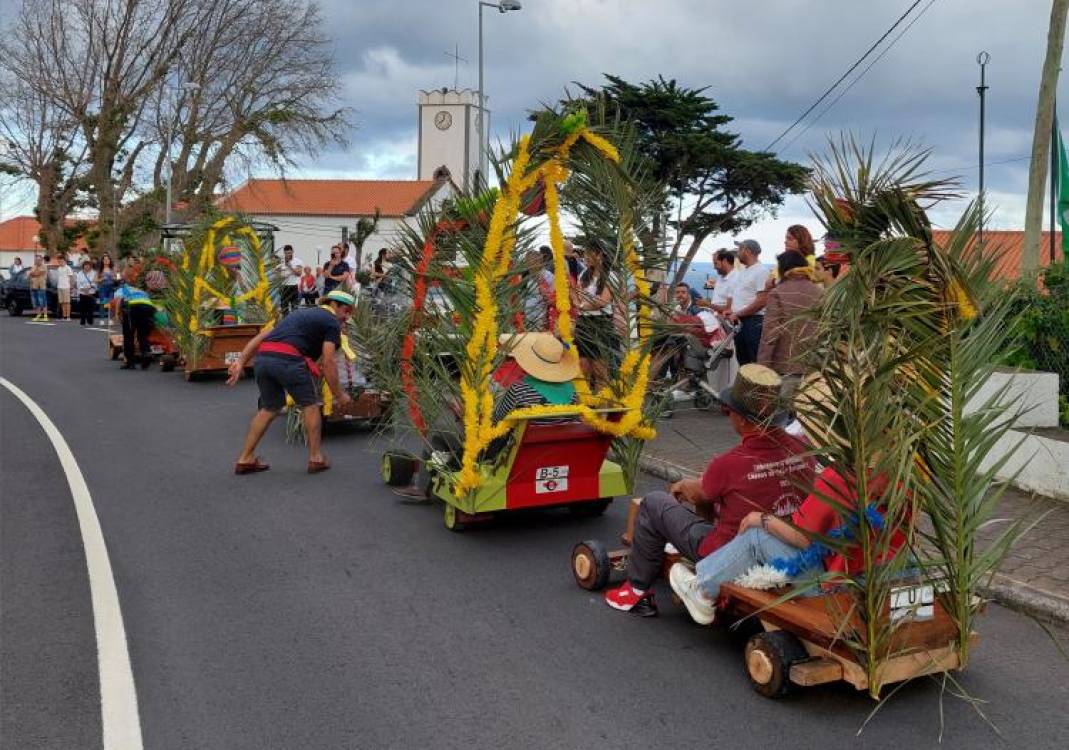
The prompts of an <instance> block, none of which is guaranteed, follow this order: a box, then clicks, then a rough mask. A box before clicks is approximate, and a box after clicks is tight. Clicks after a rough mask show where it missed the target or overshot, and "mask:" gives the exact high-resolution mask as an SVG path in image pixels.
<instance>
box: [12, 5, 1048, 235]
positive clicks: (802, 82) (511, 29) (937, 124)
mask: <svg viewBox="0 0 1069 750" xmlns="http://www.w3.org/2000/svg"><path fill="white" fill-rule="evenodd" d="M320 2H321V6H322V11H323V19H324V28H325V29H326V31H327V33H328V34H329V35H331V36H332V37H333V39H334V41H335V45H336V56H337V67H338V72H339V74H340V76H341V79H342V82H343V87H344V104H346V105H348V106H350V107H352V109H353V110H354V115H355V118H354V119H355V121H356V128H355V129H354V131H353V132H352V135H351V144H350V146H349V147H348V148H347V149H346V150H344V151H332V152H328V153H325V154H322V155H321V156H320V157H319V158H318V159H315V160H306V162H305V163H303V164H302V165H301V168H300V169H299V170H298V175H300V176H309V177H313V176H314V177H333V176H337V177H342V176H345V177H369V178H385V177H400V178H411V177H414V176H415V172H416V133H415V123H416V96H417V92H418V91H419V90H420V89H430V88H436V87H442V86H452V85H453V83H454V75H455V68H454V63H453V61H452V60H451V59H450V58H449V57H448V56H447V54H446V53H447V52H452V50H453V49H454V48H455V47H458V48H459V51H460V55H461V56H462V57H464V58H466V59H467V60H468V61H469V62H467V63H461V64H460V66H459V71H456V72H458V82H459V85H460V87H461V88H464V87H471V88H475V86H476V83H477V75H478V68H477V7H478V6H477V2H476V0H320ZM12 4H13V3H12V2H11V0H0V7H7V8H10V7H11V6H12ZM911 4H912V0H860V1H859V0H749V1H748V2H746V1H743V0H523V9H522V11H520V12H516V13H508V14H504V15H502V14H499V13H497V12H496V11H494V10H493V9H486V10H485V11H484V13H485V15H484V21H485V39H486V46H485V60H486V63H485V71H486V73H485V75H486V90H487V93H488V95H489V96H490V105H491V107H492V109H493V111H494V116H493V123H492V124H493V126H494V130H495V132H494V133H493V136H494V137H495V138H497V137H502V138H507V136H508V134H509V133H510V132H515V131H517V130H520V129H522V128H523V127H524V126H525V122H524V113H525V112H526V111H527V110H528V109H530V108H532V107H535V106H537V105H538V104H539V103H540V102H552V101H556V100H557V99H558V98H559V96H560V95H561V93H562V92H563V90H564V88H565V87H566V86H567V85H569V83H571V82H573V81H582V82H584V83H597V82H598V81H599V79H600V78H601V75H602V74H603V73H615V74H618V75H621V76H623V77H625V78H626V79H628V80H631V81H642V80H646V79H650V78H653V77H656V76H658V75H663V76H665V77H666V78H675V79H677V80H678V81H680V82H681V83H682V84H685V85H687V86H694V87H698V86H707V87H708V92H709V95H710V96H712V97H713V98H714V99H715V100H716V101H717V102H718V103H719V105H720V107H721V109H722V111H723V112H724V113H726V114H729V115H731V116H733V117H735V118H736V119H735V122H734V123H732V127H733V128H734V129H735V130H736V131H737V132H738V133H740V134H741V135H742V137H743V139H744V142H745V145H746V146H747V147H749V148H754V149H758V148H763V147H765V146H767V145H768V143H769V142H770V141H772V140H773V138H775V137H776V136H777V135H779V133H781V132H782V131H783V130H784V129H785V128H786V127H787V126H788V125H789V124H790V123H791V122H792V121H793V120H794V119H795V118H796V117H797V116H798V115H799V114H800V113H801V112H802V111H803V110H805V109H806V108H807V107H808V106H809V105H810V104H811V103H812V102H813V101H814V100H815V99H816V97H818V96H819V95H820V93H821V92H823V91H824V89H825V88H827V87H828V86H829V85H830V84H831V83H832V82H833V81H834V80H835V79H836V78H838V77H839V76H840V75H841V74H842V73H843V72H844V71H845V70H846V68H847V67H848V66H849V65H850V64H851V63H852V62H853V61H855V60H856V59H857V58H858V57H859V56H860V55H861V53H862V52H864V50H865V49H867V48H868V46H869V45H870V44H871V43H872V42H874V41H875V40H876V39H877V38H878V37H879V36H880V35H881V34H882V33H883V32H884V31H885V30H886V29H887V28H888V27H889V26H890V25H891V24H892V23H893V22H894V21H895V19H896V18H898V16H899V15H901V14H902V13H903V12H904V11H905V10H906V8H908V7H909V6H910V5H911ZM1049 15H1050V0H924V1H923V2H922V3H921V4H920V5H919V6H918V7H917V9H916V10H915V11H914V14H913V16H911V18H912V19H914V23H913V25H912V26H910V27H909V28H908V30H906V31H905V32H904V34H902V35H901V36H900V37H899V38H898V39H897V41H896V42H895V43H894V44H893V46H891V47H890V48H889V49H888V50H887V51H886V53H885V54H884V55H883V56H882V57H881V58H880V59H879V60H878V61H877V62H876V63H875V64H874V65H873V66H872V67H871V68H870V69H869V70H868V71H867V73H865V74H864V76H863V77H861V78H860V79H859V80H858V81H857V82H856V83H855V84H854V85H853V87H852V88H851V89H850V90H849V91H848V92H847V93H846V94H845V95H844V96H843V97H842V98H841V99H840V100H839V101H838V103H836V104H835V106H834V107H832V108H831V109H830V110H828V111H827V112H826V114H824V115H823V117H822V118H821V119H819V120H818V121H815V122H814V121H813V118H812V117H811V118H810V119H809V120H807V121H806V122H805V123H804V124H803V128H806V126H808V127H807V128H806V129H804V130H802V129H796V130H795V131H794V132H793V133H791V134H790V135H789V136H788V137H787V138H785V139H784V140H783V141H782V142H781V143H780V145H779V148H783V147H785V148H784V151H783V155H784V156H785V157H788V158H792V159H797V160H799V161H803V162H804V161H807V154H809V153H810V152H812V151H821V150H822V149H823V147H824V143H825V141H826V138H827V137H828V135H829V134H834V133H837V132H839V131H842V130H849V131H854V132H857V133H860V134H862V135H864V136H865V137H866V138H867V137H870V136H872V135H873V134H876V135H877V136H878V137H879V138H880V139H881V140H882V142H884V143H886V142H888V141H889V140H891V139H892V138H895V137H899V136H908V137H912V138H913V139H915V140H917V141H920V142H922V143H924V144H926V145H928V146H931V147H932V148H933V149H934V154H933V157H932V160H931V168H932V169H934V170H947V171H946V172H945V174H960V175H961V176H962V178H963V184H964V186H965V187H966V188H967V189H969V190H975V187H976V178H977V170H976V159H977V157H976V142H977V133H978V128H977V111H978V97H977V94H976V89H975V87H976V85H977V83H978V78H979V68H978V66H977V64H976V55H977V53H978V52H979V51H981V50H987V51H988V52H990V54H991V62H990V65H989V66H988V83H989V85H990V91H989V92H988V131H987V162H988V165H989V167H988V171H987V180H988V188H989V191H990V195H991V199H992V203H993V204H994V206H995V208H996V213H995V217H994V224H995V225H996V226H998V227H1003V228H1018V227H1020V226H1021V225H1022V223H1023V216H1024V194H1025V190H1026V181H1027V170H1028V161H1027V155H1028V153H1029V150H1030V142H1031V137H1032V127H1033V117H1034V108H1035V100H1036V94H1037V90H1038V86H1039V74H1040V69H1041V66H1042V61H1043V53H1044V48H1045V42H1046V34H1047V24H1048V20H1049ZM903 28H904V25H903V27H899V30H900V31H901V30H902V29H903ZM897 36H898V33H897V32H896V33H895V34H894V35H892V37H891V38H890V39H889V41H890V40H891V39H895V37H897ZM863 67H864V66H862V68H863ZM859 72H860V69H859ZM851 80H852V79H851ZM1059 91H1060V93H1061V98H1062V99H1063V100H1065V101H1067V102H1069V76H1063V78H1062V82H1061V84H1060V86H1059ZM833 98H834V97H833ZM822 108H823V107H821V108H818V110H817V112H820V111H821V109H822ZM1067 117H1069V115H1067ZM796 136H798V137H797V139H795V138H796ZM7 213H8V214H10V211H8V212H7ZM954 213H955V207H948V208H947V209H946V210H943V211H940V212H937V214H936V219H937V221H940V222H942V223H950V222H952V221H953V218H954ZM798 220H801V221H804V223H808V224H810V225H813V228H814V230H815V229H816V228H817V227H816V226H815V224H816V222H815V221H814V220H813V218H812V216H811V215H810V214H809V212H808V210H807V209H806V207H805V205H804V203H803V202H802V201H801V200H800V199H794V200H791V201H790V202H789V204H788V205H787V206H785V207H784V209H783V210H782V211H781V212H780V217H779V219H778V220H776V221H771V220H770V221H766V222H762V223H761V225H760V226H758V227H755V229H754V230H753V232H752V234H754V235H756V236H757V237H758V238H759V239H762V240H763V241H765V242H771V243H773V248H772V249H778V247H779V245H778V243H779V242H780V240H781V238H782V230H783V227H785V226H786V225H787V224H789V223H793V222H794V221H798ZM724 239H726V238H722V239H717V240H711V241H710V243H711V244H713V245H718V244H721V242H722V241H723V240H724Z"/></svg>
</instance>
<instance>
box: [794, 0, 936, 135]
mask: <svg viewBox="0 0 1069 750" xmlns="http://www.w3.org/2000/svg"><path fill="white" fill-rule="evenodd" d="M935 2H936V0H928V4H927V5H925V6H924V7H923V8H921V10H920V12H919V13H917V15H915V16H913V18H911V19H910V20H909V23H907V24H906V25H905V26H904V27H903V28H902V30H901V31H899V32H898V34H897V35H896V36H895V38H894V39H892V40H891V41H890V43H888V45H887V46H886V47H884V48H883V49H882V50H880V54H878V55H876V57H874V58H872V60H871V61H870V62H869V64H868V65H866V66H865V67H864V68H862V69H861V72H860V73H858V74H857V76H856V77H855V78H854V80H852V81H850V83H849V84H847V85H846V88H844V89H843V90H842V91H840V92H839V93H838V94H836V95H835V98H834V99H832V100H831V101H830V102H828V105H827V106H826V107H824V108H823V109H822V110H820V112H818V113H817V116H816V117H814V118H812V119H811V120H810V121H809V122H807V123H806V124H805V127H804V128H802V129H801V130H799V131H798V132H797V133H795V135H794V137H793V138H791V140H790V141H788V142H787V145H786V146H784V147H783V148H781V149H780V151H786V150H787V149H789V148H790V147H791V146H793V145H794V144H795V142H796V141H797V140H798V139H799V138H801V137H802V136H803V135H805V134H806V133H807V132H808V131H809V129H810V128H811V127H813V126H814V125H816V124H817V123H818V122H820V119H821V118H822V117H824V115H826V114H828V111H829V110H831V108H832V107H834V106H835V105H836V104H838V103H839V100H840V99H842V98H843V97H844V96H846V94H847V92H849V91H850V89H852V88H854V84H856V83H857V82H858V81H860V80H861V79H862V78H864V77H865V74H866V73H868V72H869V71H870V70H871V69H872V66H873V65H875V64H876V63H878V62H879V61H880V60H882V59H883V57H884V55H886V54H887V53H888V52H890V51H891V48H892V47H894V46H895V44H897V43H898V40H899V39H901V38H902V37H903V36H905V34H906V32H908V31H909V30H910V29H911V28H913V24H915V23H917V21H919V20H921V17H922V16H924V14H925V13H927V12H928V9H929V8H931V7H932V6H933V5H935Z"/></svg>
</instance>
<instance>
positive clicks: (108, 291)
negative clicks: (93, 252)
mask: <svg viewBox="0 0 1069 750" xmlns="http://www.w3.org/2000/svg"><path fill="white" fill-rule="evenodd" d="M115 283H116V278H115V264H114V262H112V260H111V256H110V255H108V254H107V253H104V254H103V255H101V256H100V260H99V261H98V262H97V301H98V302H101V303H103V304H105V305H106V304H108V303H109V302H111V295H113V294H114V293H115Z"/></svg>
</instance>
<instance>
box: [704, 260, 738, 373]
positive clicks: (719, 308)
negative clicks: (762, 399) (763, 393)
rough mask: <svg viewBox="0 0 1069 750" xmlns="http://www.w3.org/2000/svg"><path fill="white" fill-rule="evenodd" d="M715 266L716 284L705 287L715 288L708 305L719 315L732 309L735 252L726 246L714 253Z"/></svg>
mask: <svg viewBox="0 0 1069 750" xmlns="http://www.w3.org/2000/svg"><path fill="white" fill-rule="evenodd" d="M713 268H714V269H715V270H716V275H717V279H716V282H715V284H714V283H712V282H709V281H707V282H705V288H706V289H712V290H713V294H712V297H711V298H710V300H709V305H708V306H709V308H710V309H711V310H712V311H713V312H715V313H716V314H717V315H726V314H727V313H728V311H729V310H730V309H731V291H732V290H731V288H732V287H733V286H734V285H735V253H733V252H731V251H730V250H728V249H726V248H721V249H720V250H717V251H716V252H715V253H713ZM725 387H726V386H725Z"/></svg>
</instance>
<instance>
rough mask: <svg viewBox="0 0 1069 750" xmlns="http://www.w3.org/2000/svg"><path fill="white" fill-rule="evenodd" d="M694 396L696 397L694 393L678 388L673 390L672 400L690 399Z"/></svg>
mask: <svg viewBox="0 0 1069 750" xmlns="http://www.w3.org/2000/svg"><path fill="white" fill-rule="evenodd" d="M693 398H694V394H693V393H688V392H687V391H682V390H680V389H678V388H676V389H675V390H674V391H672V400H673V401H690V400H691V399H693Z"/></svg>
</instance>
